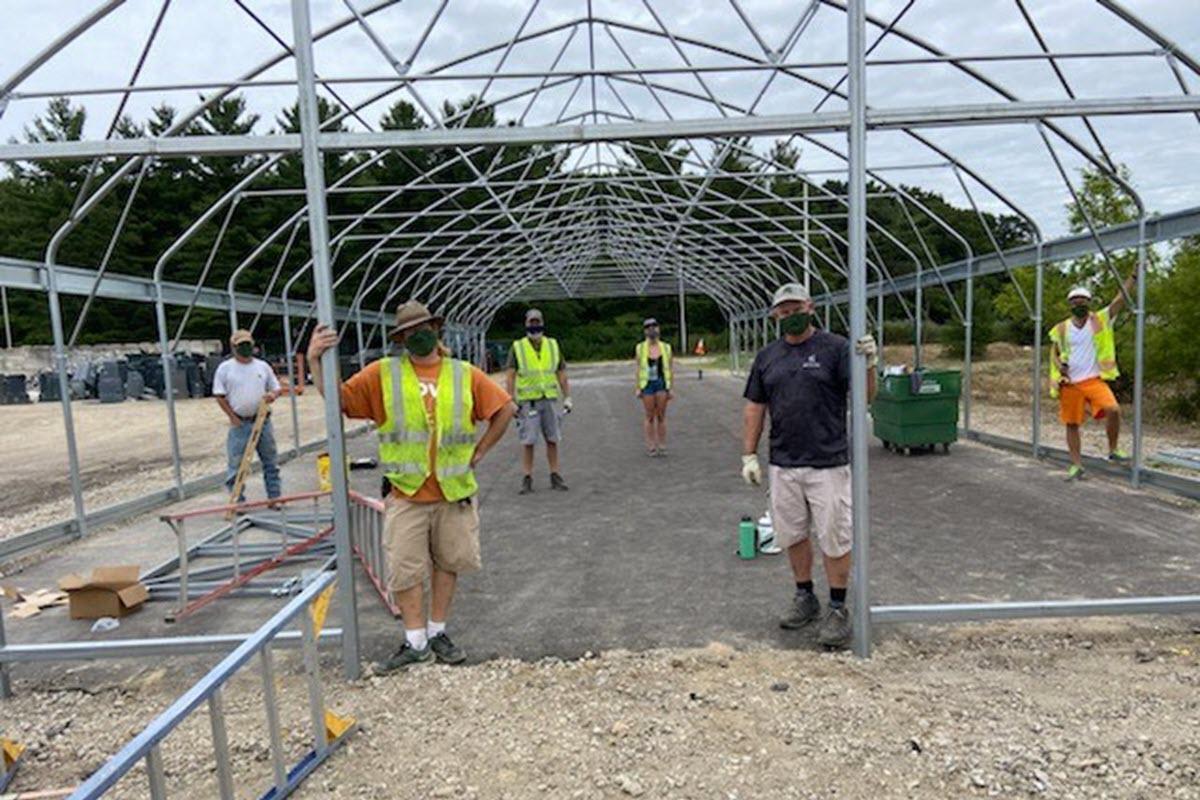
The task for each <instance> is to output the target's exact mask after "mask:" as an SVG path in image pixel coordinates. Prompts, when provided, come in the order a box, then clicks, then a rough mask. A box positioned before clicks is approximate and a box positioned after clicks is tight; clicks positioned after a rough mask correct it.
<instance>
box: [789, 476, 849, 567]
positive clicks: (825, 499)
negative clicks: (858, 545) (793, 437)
mask: <svg viewBox="0 0 1200 800" xmlns="http://www.w3.org/2000/svg"><path fill="white" fill-rule="evenodd" d="M770 474H771V524H772V525H773V526H774V528H775V543H776V544H778V545H779V546H780V547H784V548H787V547H791V546H792V545H794V544H796V543H797V542H802V541H804V540H805V539H807V538H808V537H809V535H810V533H813V532H815V533H816V535H817V544H818V545H819V546H820V548H821V552H822V553H824V554H825V555H826V556H828V557H829V558H841V557H842V556H844V555H846V553H849V552H850V547H851V545H852V544H853V542H854V533H853V530H852V528H851V522H850V467H849V465H846V466H843V467H826V468H823V469H819V468H816V467H791V468H787V467H777V466H775V465H774V464H772V465H771V470H770Z"/></svg>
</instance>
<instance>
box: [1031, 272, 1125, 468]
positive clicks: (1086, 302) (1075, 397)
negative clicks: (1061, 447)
mask: <svg viewBox="0 0 1200 800" xmlns="http://www.w3.org/2000/svg"><path fill="white" fill-rule="evenodd" d="M1135 277H1136V273H1134V274H1131V275H1130V276H1129V278H1128V279H1127V280H1126V281H1125V291H1124V292H1118V293H1117V296H1116V297H1115V298H1113V301H1112V302H1111V303H1109V304H1108V306H1107V307H1106V308H1102V309H1100V310H1099V311H1092V310H1091V307H1090V305H1091V302H1092V292H1091V290H1090V289H1088V288H1087V287H1086V286H1076V287H1075V288H1074V289H1072V290H1071V291H1070V292H1068V293H1067V304H1068V305H1069V306H1070V308H1071V316H1070V317H1068V318H1067V319H1065V320H1063V321H1062V322H1060V323H1058V324H1057V325H1055V326H1054V327H1053V328H1051V329H1050V359H1049V360H1050V396H1051V397H1057V398H1058V418H1059V419H1060V420H1062V422H1063V424H1064V425H1066V426H1067V450H1068V451H1069V452H1070V455H1071V466H1070V467H1068V468H1067V474H1066V476H1065V477H1064V480H1067V481H1076V480H1080V479H1082V478H1083V477H1084V469H1083V456H1082V451H1083V444H1082V440H1081V437H1080V434H1079V426H1080V425H1082V424H1083V421H1084V419H1085V417H1086V416H1087V413H1086V412H1087V408H1088V407H1090V408H1091V413H1092V416H1093V417H1094V418H1095V419H1103V420H1104V428H1105V432H1106V433H1107V434H1108V458H1109V460H1110V461H1114V462H1117V463H1125V462H1127V461H1128V460H1129V454H1128V453H1126V452H1125V451H1124V450H1122V449H1121V448H1119V447H1118V446H1117V442H1118V439H1119V438H1120V434H1121V406H1120V405H1119V404H1118V403H1117V398H1116V397H1114V396H1113V393H1112V389H1110V388H1109V386H1108V383H1107V381H1111V380H1116V378H1117V376H1118V375H1119V374H1120V373H1119V372H1118V371H1117V350H1116V345H1115V343H1114V341H1113V320H1114V319H1115V318H1116V316H1117V314H1119V313H1120V312H1121V309H1123V308H1124V307H1125V295H1126V294H1128V293H1129V292H1131V291H1133V283H1134V279H1135Z"/></svg>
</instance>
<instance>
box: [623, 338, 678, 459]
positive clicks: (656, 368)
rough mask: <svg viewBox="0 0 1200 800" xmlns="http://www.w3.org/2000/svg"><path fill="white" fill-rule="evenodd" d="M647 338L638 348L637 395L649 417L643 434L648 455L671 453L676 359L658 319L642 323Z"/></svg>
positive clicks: (636, 358)
mask: <svg viewBox="0 0 1200 800" xmlns="http://www.w3.org/2000/svg"><path fill="white" fill-rule="evenodd" d="M642 331H643V332H644V333H645V334H646V338H645V339H643V340H642V341H640V342H638V343H637V347H635V348H634V352H633V355H634V363H635V366H636V368H637V371H636V373H635V377H634V381H635V383H634V385H635V386H636V387H637V389H636V390H635V392H634V393H635V394H636V395H637V396H638V397H640V398H641V399H642V408H643V409H644V410H645V412H646V416H645V417H644V418H643V419H642V433H643V435H644V436H645V437H646V455H648V456H652V457H653V456H665V455H666V454H667V403H669V402H671V399H672V398H673V397H674V396H675V395H674V393H673V391H672V388H671V387H672V386H673V385H674V381H673V374H672V373H673V371H674V369H673V368H674V364H673V363H672V362H673V359H674V357H673V356H672V354H671V345H670V344H669V343H667V342H664V341H662V340H661V339H659V328H658V320H656V319H654V317H651V318H649V319H647V320H646V321H645V322H643V323H642Z"/></svg>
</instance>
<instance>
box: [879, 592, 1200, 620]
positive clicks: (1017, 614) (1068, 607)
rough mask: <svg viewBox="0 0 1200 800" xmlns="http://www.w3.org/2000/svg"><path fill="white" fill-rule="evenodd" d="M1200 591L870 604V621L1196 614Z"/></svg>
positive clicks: (1198, 607)
mask: <svg viewBox="0 0 1200 800" xmlns="http://www.w3.org/2000/svg"><path fill="white" fill-rule="evenodd" d="M1197 612H1200V595H1194V594H1192V595H1167V596H1163V597H1121V598H1115V599H1105V600H1032V601H1027V602H1004V603H930V604H918V605H895V606H871V622H872V623H880V624H889V623H901V622H927V623H938V622H982V621H986V620H997V619H1035V618H1039V617H1106V616H1131V615H1135V614H1194V613H1197Z"/></svg>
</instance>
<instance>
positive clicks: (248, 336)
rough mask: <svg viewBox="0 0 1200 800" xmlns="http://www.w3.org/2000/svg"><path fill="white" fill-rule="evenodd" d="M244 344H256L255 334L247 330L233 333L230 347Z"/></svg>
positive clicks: (241, 329)
mask: <svg viewBox="0 0 1200 800" xmlns="http://www.w3.org/2000/svg"><path fill="white" fill-rule="evenodd" d="M242 342H249V343H250V344H254V334H253V333H251V332H250V331H248V330H246V329H245V328H238V329H237V330H236V331H234V332H233V335H232V336H230V337H229V345H230V347H237V346H238V345H239V344H241V343H242Z"/></svg>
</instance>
